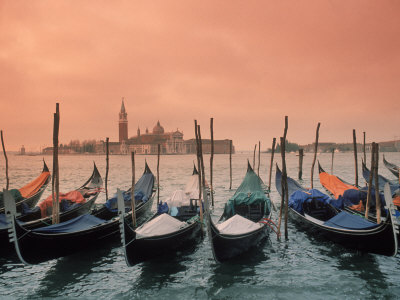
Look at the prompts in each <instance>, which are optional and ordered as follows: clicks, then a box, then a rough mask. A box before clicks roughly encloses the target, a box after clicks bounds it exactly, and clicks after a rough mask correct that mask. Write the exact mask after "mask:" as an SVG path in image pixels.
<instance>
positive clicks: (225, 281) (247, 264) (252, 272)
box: [209, 239, 272, 296]
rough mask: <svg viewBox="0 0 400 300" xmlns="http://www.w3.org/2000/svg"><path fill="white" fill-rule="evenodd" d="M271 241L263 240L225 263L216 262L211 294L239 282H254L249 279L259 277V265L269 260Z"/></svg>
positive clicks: (213, 265) (213, 267)
mask: <svg viewBox="0 0 400 300" xmlns="http://www.w3.org/2000/svg"><path fill="white" fill-rule="evenodd" d="M270 247H272V245H271V241H270V240H269V239H266V240H264V241H263V242H261V243H260V244H259V245H258V246H257V247H254V248H252V249H250V250H249V251H247V252H246V253H243V254H242V255H240V256H238V257H236V258H234V259H232V260H229V261H227V262H224V263H214V264H212V265H211V266H210V267H211V272H212V275H211V277H210V278H209V285H210V286H211V288H210V289H209V295H214V296H215V295H217V294H219V293H220V292H221V291H222V290H224V289H227V288H229V287H231V286H234V285H237V284H238V283H239V284H240V283H245V284H252V283H251V282H249V280H255V279H256V278H257V276H256V275H257V274H256V273H257V271H256V269H257V266H258V265H260V264H262V263H265V262H268V260H269V254H270V250H269V249H270Z"/></svg>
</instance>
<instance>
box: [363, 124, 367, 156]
mask: <svg viewBox="0 0 400 300" xmlns="http://www.w3.org/2000/svg"><path fill="white" fill-rule="evenodd" d="M363 135H364V143H363V152H364V163H365V164H367V154H366V153H365V131H364V132H363Z"/></svg>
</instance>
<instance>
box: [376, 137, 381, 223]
mask: <svg viewBox="0 0 400 300" xmlns="http://www.w3.org/2000/svg"><path fill="white" fill-rule="evenodd" d="M378 169H379V144H378V143H375V174H374V180H375V207H376V222H377V223H378V224H380V223H381V199H380V197H379V177H378Z"/></svg>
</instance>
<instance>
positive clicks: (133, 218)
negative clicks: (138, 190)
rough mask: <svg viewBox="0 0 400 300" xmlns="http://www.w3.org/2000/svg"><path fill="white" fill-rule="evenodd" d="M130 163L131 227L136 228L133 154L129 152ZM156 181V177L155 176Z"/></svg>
mask: <svg viewBox="0 0 400 300" xmlns="http://www.w3.org/2000/svg"><path fill="white" fill-rule="evenodd" d="M131 161H132V186H131V208H132V225H133V227H136V201H135V152H134V151H132V152H131ZM157 180H158V176H157Z"/></svg>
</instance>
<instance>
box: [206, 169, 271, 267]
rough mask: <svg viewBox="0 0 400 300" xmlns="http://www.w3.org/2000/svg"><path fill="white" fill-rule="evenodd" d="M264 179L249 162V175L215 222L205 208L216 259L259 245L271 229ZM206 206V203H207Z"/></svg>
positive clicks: (223, 258) (234, 254)
mask: <svg viewBox="0 0 400 300" xmlns="http://www.w3.org/2000/svg"><path fill="white" fill-rule="evenodd" d="M262 184H263V183H262V180H261V179H260V177H259V176H258V175H257V174H256V173H255V172H254V171H253V169H252V168H251V166H250V164H249V163H248V164H247V172H246V175H245V177H244V179H243V181H242V183H241V185H240V186H239V188H238V189H237V190H236V192H235V194H234V195H233V197H231V198H230V199H229V200H228V202H227V203H226V204H225V209H224V213H223V214H222V216H221V218H220V220H219V222H218V223H217V224H215V223H214V222H213V220H212V219H211V216H210V214H209V213H208V209H207V208H206V218H207V224H208V225H209V229H208V232H209V234H210V236H211V239H210V240H211V246H212V250H213V256H214V259H215V261H217V262H224V261H227V260H230V259H232V258H234V257H236V256H239V255H241V254H243V253H245V252H246V251H248V250H249V249H250V248H252V247H256V246H257V245H258V244H259V243H260V242H261V241H262V240H263V239H265V238H266V237H267V236H268V235H269V232H270V226H271V225H270V224H269V222H270V218H271V212H272V210H271V201H270V199H269V197H268V195H266V194H265V189H264V188H263V186H262ZM206 206H207V205H206Z"/></svg>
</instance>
